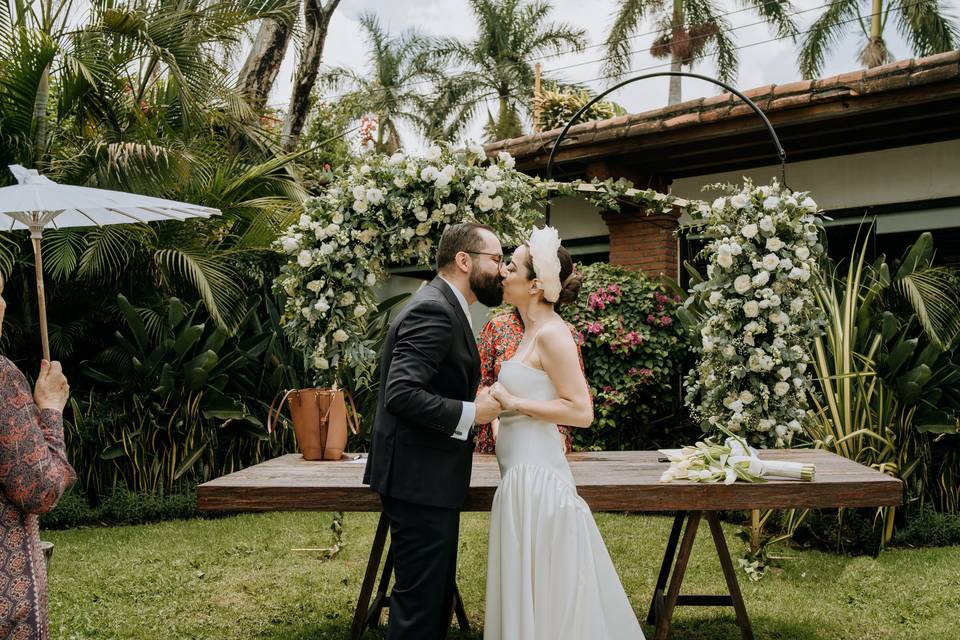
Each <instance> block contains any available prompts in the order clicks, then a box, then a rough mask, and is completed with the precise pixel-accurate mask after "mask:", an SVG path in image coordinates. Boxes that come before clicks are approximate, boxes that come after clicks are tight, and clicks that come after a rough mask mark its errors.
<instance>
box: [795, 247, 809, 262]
mask: <svg viewBox="0 0 960 640" xmlns="http://www.w3.org/2000/svg"><path fill="white" fill-rule="evenodd" d="M794 254H796V256H797V257H798V258H800V259H801V260H806V259H807V258H809V257H810V249H807V248H806V247H797V250H796V251H794Z"/></svg>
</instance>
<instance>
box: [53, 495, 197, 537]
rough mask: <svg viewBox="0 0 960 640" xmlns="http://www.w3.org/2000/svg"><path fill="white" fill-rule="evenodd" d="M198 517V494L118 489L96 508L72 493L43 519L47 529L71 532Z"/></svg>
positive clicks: (83, 498) (81, 496) (65, 496)
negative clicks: (89, 527) (80, 528)
mask: <svg viewBox="0 0 960 640" xmlns="http://www.w3.org/2000/svg"><path fill="white" fill-rule="evenodd" d="M197 515H198V511H197V494H196V492H195V491H189V492H185V493H174V494H170V495H151V494H139V493H134V492H133V491H128V490H126V489H116V490H115V491H113V492H111V493H110V494H109V495H107V496H104V498H103V500H102V502H101V503H100V504H99V505H97V506H92V505H91V504H90V503H89V501H88V500H87V498H85V497H84V496H83V495H82V494H80V493H79V492H77V491H69V492H67V493H65V494H64V495H63V497H62V498H60V502H58V503H57V506H56V507H54V508H53V510H51V511H50V512H49V513H45V514H43V516H41V518H40V526H41V527H43V528H44V529H70V528H73V527H83V526H92V525H126V524H143V523H146V522H160V521H162V520H175V519H185V518H193V517H196V516H197Z"/></svg>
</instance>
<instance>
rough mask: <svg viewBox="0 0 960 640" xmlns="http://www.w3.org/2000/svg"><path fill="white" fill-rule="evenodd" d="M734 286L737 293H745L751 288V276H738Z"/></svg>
mask: <svg viewBox="0 0 960 640" xmlns="http://www.w3.org/2000/svg"><path fill="white" fill-rule="evenodd" d="M733 288H734V289H735V290H736V292H737V293H739V294H741V295H743V294H744V293H746V292H747V291H749V290H750V276H748V275H740V276H737V277H736V278H735V279H734V281H733Z"/></svg>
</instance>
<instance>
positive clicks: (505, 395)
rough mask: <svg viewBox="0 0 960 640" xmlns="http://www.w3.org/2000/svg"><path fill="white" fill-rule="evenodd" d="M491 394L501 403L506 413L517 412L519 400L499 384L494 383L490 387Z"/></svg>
mask: <svg viewBox="0 0 960 640" xmlns="http://www.w3.org/2000/svg"><path fill="white" fill-rule="evenodd" d="M490 393H492V394H493V397H494V398H495V399H496V400H497V402H499V403H500V406H501V407H503V410H504V411H516V410H517V398H516V396H514V395H512V394H511V393H510V392H509V391H507V390H506V388H505V387H504V386H503V385H502V384H500V383H499V382H496V383H494V385H493V386H492V387H490Z"/></svg>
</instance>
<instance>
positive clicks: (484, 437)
mask: <svg viewBox="0 0 960 640" xmlns="http://www.w3.org/2000/svg"><path fill="white" fill-rule="evenodd" d="M570 331H571V332H573V333H574V335H576V330H575V329H574V328H573V327H571V328H570ZM521 340H523V320H522V319H521V318H520V312H519V311H517V310H516V309H514V310H513V311H511V312H507V313H501V314H500V315H497V316H494V317H493V318H491V319H490V320H489V321H488V322H487V324H485V325H484V326H483V330H481V331H480V337H479V338H478V339H477V349H478V350H479V351H480V388H481V389H482V388H483V387H490V386H493V384H494V383H495V382H496V381H497V376H499V375H500V363H501V362H503V361H504V360H509V359H510V358H512V357H513V354H514V353H516V351H517V347H519V346H520V341H521ZM577 355H578V356H579V357H580V370H581V371H582V370H583V356H581V355H580V343H579V342H577ZM558 428H559V429H560V433H562V434H563V442H564V449H565V451H566V452H567V453H570V451H571V450H572V441H573V437H572V435H571V431H572V428H571V427H565V426H558ZM474 451H475V452H476V453H496V452H497V442H496V438H495V437H494V435H493V429H492V428H491V427H490V425H489V424H482V425H480V426H479V427H478V429H477V445H476V448H475V449H474Z"/></svg>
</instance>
